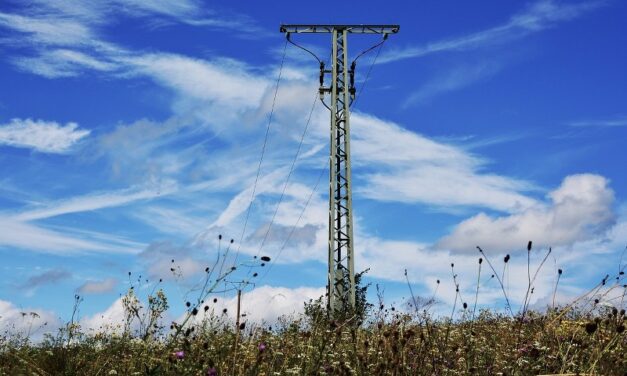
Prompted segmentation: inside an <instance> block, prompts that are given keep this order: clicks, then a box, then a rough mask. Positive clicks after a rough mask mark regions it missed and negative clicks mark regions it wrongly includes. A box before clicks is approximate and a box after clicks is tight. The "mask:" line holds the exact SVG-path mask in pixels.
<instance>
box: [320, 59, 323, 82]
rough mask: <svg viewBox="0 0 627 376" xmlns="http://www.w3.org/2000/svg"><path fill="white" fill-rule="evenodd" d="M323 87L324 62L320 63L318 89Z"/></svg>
mask: <svg viewBox="0 0 627 376" xmlns="http://www.w3.org/2000/svg"><path fill="white" fill-rule="evenodd" d="M323 85H324V62H323V61H321V62H320V87H322V86H323Z"/></svg>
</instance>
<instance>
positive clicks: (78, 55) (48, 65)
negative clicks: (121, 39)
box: [12, 49, 118, 78]
mask: <svg viewBox="0 0 627 376" xmlns="http://www.w3.org/2000/svg"><path fill="white" fill-rule="evenodd" d="M12 62H13V64H14V65H15V66H17V67H18V68H19V69H20V70H22V71H26V72H30V73H34V74H37V75H40V76H44V77H47V78H60V77H71V76H77V75H79V74H81V73H83V72H84V71H85V70H94V71H100V72H104V71H114V70H116V69H118V65H117V64H115V63H113V62H107V61H105V60H104V59H97V58H95V57H93V56H90V55H87V54H85V53H82V52H79V51H73V50H68V49H58V50H51V51H43V52H41V53H40V54H39V55H38V56H34V57H33V56H30V57H16V58H14V59H12Z"/></svg>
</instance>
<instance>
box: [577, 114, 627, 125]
mask: <svg viewBox="0 0 627 376" xmlns="http://www.w3.org/2000/svg"><path fill="white" fill-rule="evenodd" d="M568 125H570V126H571V127H625V126H627V116H620V117H615V118H613V119H597V120H581V121H574V122H571V123H568Z"/></svg>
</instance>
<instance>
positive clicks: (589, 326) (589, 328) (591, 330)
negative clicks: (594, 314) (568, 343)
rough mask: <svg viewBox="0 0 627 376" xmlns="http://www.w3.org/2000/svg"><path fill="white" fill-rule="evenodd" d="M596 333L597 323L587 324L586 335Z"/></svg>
mask: <svg viewBox="0 0 627 376" xmlns="http://www.w3.org/2000/svg"><path fill="white" fill-rule="evenodd" d="M596 331H597V323H596V322H594V321H591V322H589V323H587V324H586V333H588V334H592V333H594V332H596Z"/></svg>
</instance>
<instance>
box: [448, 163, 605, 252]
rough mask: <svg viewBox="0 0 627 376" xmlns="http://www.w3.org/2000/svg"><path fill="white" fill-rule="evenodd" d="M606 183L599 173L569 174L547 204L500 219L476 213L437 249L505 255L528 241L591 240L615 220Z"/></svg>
mask: <svg viewBox="0 0 627 376" xmlns="http://www.w3.org/2000/svg"><path fill="white" fill-rule="evenodd" d="M608 184H609V182H608V180H607V179H605V178H604V177H602V176H598V175H592V174H581V175H571V176H568V177H566V178H565V179H564V181H563V182H562V184H561V185H560V187H559V188H557V189H556V190H554V191H552V192H551V193H550V194H549V195H548V196H549V199H550V203H549V204H548V205H536V206H533V207H529V208H528V209H526V210H524V211H522V212H520V213H516V214H512V215H509V216H503V217H491V216H489V215H487V214H485V213H480V214H477V215H476V216H473V217H471V218H469V219H467V220H465V221H463V222H462V223H460V224H459V225H457V227H455V229H454V230H453V231H452V233H451V234H449V235H447V236H445V237H444V238H442V239H440V241H439V242H438V243H437V244H436V247H437V248H440V249H449V250H453V251H458V252H463V251H472V252H474V251H475V246H477V245H479V246H481V247H483V248H485V249H489V250H493V251H510V250H516V249H520V248H521V245H524V244H526V242H527V241H529V240H533V241H534V242H535V243H536V244H537V245H539V246H559V245H569V244H573V243H574V242H577V241H583V240H588V239H591V238H593V237H596V236H599V235H600V234H602V233H603V232H604V231H606V230H608V229H609V228H610V227H611V226H612V225H613V224H614V222H615V216H614V212H613V207H612V206H613V203H614V193H613V191H612V189H611V188H610V187H609V186H608Z"/></svg>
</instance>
